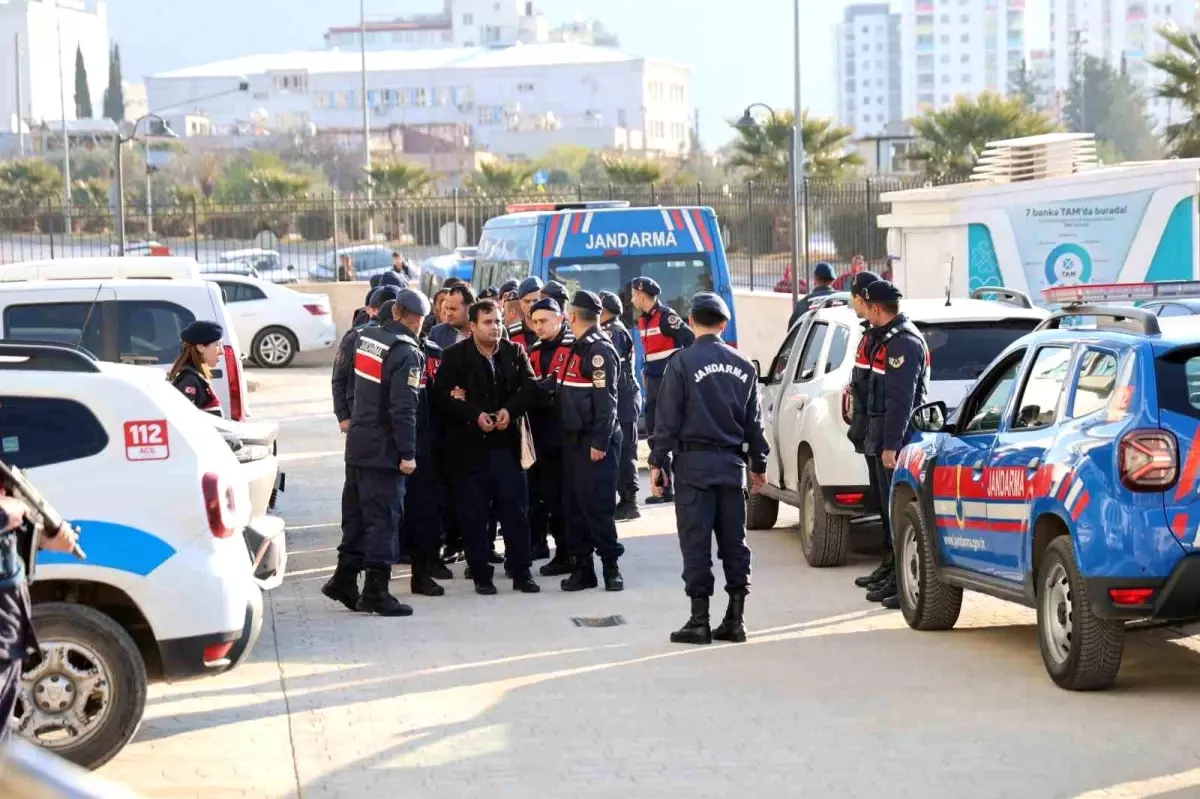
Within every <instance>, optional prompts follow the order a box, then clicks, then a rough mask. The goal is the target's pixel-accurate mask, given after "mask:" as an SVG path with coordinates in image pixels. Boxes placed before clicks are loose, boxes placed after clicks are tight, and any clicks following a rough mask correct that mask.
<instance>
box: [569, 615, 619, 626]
mask: <svg viewBox="0 0 1200 799" xmlns="http://www.w3.org/2000/svg"><path fill="white" fill-rule="evenodd" d="M571 621H573V622H574V623H575V626H576V627H617V626H619V625H621V624H624V623H625V617H624V616H572V617H571Z"/></svg>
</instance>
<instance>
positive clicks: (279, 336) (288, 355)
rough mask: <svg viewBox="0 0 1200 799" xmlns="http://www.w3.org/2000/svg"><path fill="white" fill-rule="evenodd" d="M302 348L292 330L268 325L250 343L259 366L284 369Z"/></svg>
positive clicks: (251, 350)
mask: <svg viewBox="0 0 1200 799" xmlns="http://www.w3.org/2000/svg"><path fill="white" fill-rule="evenodd" d="M299 349H300V345H299V343H297V341H296V336H295V335H293V333H292V331H290V330H286V329H284V328H282V327H267V328H263V329H262V330H260V331H258V334H257V335H256V336H255V337H254V341H253V343H251V345H250V352H251V353H252V354H253V355H254V361H255V363H257V364H258V365H259V366H262V367H265V368H267V369H282V368H283V367H285V366H287V365H288V364H290V363H291V362H292V361H293V360H294V359H295V357H296V352H297V350H299Z"/></svg>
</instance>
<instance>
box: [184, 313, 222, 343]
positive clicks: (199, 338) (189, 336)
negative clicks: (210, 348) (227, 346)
mask: <svg viewBox="0 0 1200 799" xmlns="http://www.w3.org/2000/svg"><path fill="white" fill-rule="evenodd" d="M224 332H225V330H224V328H222V327H221V326H220V325H218V324H217V323H216V322H206V321H204V320H203V319H197V320H196V321H195V322H192V323H191V324H190V325H188V326H187V327H185V328H184V329H183V330H181V331H179V338H180V340H182V341H183V342H184V343H185V344H195V345H196V346H197V347H203V346H205V345H206V344H213V343H216V342H218V341H220V340H221V335H222V334H223V333H224Z"/></svg>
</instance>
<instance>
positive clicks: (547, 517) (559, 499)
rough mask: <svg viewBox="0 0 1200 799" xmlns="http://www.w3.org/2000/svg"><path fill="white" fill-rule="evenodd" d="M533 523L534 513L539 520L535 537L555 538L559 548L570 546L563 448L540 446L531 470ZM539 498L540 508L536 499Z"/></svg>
mask: <svg viewBox="0 0 1200 799" xmlns="http://www.w3.org/2000/svg"><path fill="white" fill-rule="evenodd" d="M529 496H530V510H529V514H530V523H531V524H533V516H534V514H535V513H536V514H538V521H537V523H536V526H534V527H533V528H532V529H533V535H534V538H535V540H538V541H545V540H546V537H547V536H549V537H550V538H553V539H554V547H555V549H561V550H563V552H564V553H565V552H566V550H567V536H566V532H565V531H566V526H567V522H566V516H564V513H565V511H564V509H563V454H562V450H553V449H549V450H539V451H538V454H537V461H536V462H535V463H534V464H533V468H532V469H530V470H529ZM535 502H536V510H535V507H534V503H535Z"/></svg>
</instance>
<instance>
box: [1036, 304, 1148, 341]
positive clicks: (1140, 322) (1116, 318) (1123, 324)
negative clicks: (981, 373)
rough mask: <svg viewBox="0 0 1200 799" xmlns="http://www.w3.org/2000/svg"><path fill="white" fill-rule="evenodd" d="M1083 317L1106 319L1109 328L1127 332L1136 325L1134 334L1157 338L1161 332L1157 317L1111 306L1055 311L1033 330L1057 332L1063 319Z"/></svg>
mask: <svg viewBox="0 0 1200 799" xmlns="http://www.w3.org/2000/svg"><path fill="white" fill-rule="evenodd" d="M1084 316H1094V317H1096V318H1097V319H1108V320H1110V321H1111V322H1112V323H1113V324H1112V325H1110V327H1111V328H1113V329H1117V330H1126V331H1128V330H1129V329H1130V328H1131V323H1132V325H1136V326H1137V329H1136V330H1135V331H1134V332H1140V333H1144V334H1145V335H1147V336H1157V335H1158V334H1159V333H1161V332H1162V331H1161V330H1160V329H1159V326H1158V317H1157V316H1155V315H1154V314H1152V313H1150V312H1148V311H1143V310H1141V309H1139V308H1123V307H1121V306H1113V305H1071V306H1069V307H1067V308H1064V309H1062V310H1061V311H1055V312H1054V313H1052V314H1050V316H1049V317H1048V318H1047V319H1045V320H1044V321H1043V322H1042V323H1041V324H1040V325H1038V326H1037V327H1036V328H1034V330H1059V329H1061V328H1062V326H1063V325H1062V323H1063V320H1064V319H1078V318H1080V317H1084Z"/></svg>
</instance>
